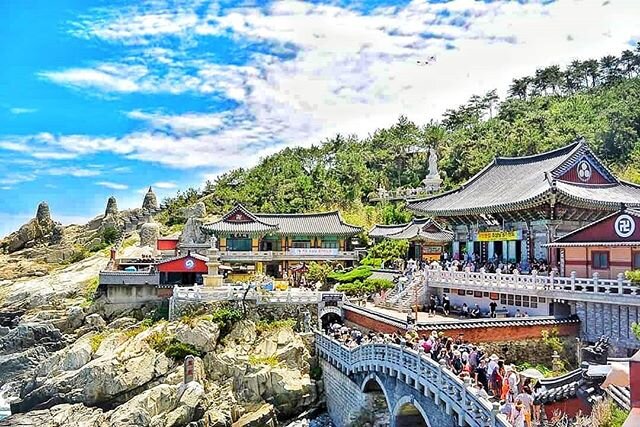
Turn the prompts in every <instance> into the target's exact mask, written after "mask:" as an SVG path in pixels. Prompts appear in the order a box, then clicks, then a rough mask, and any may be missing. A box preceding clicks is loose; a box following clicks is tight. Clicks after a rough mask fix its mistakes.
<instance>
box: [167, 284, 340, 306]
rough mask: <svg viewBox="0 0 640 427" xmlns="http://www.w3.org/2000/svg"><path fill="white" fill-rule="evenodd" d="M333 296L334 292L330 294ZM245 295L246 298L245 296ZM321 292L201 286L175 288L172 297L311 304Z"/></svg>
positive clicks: (195, 299) (185, 299)
mask: <svg viewBox="0 0 640 427" xmlns="http://www.w3.org/2000/svg"><path fill="white" fill-rule="evenodd" d="M330 293H332V294H335V292H330ZM245 294H246V296H245ZM322 294H323V292H315V291H292V290H288V291H268V292H260V291H257V290H255V289H252V290H249V291H248V292H247V290H246V289H242V288H239V287H233V286H225V287H218V288H205V287H203V286H175V287H174V288H173V297H174V299H175V300H180V301H203V302H208V301H213V302H215V301H240V300H242V299H245V300H247V301H256V303H258V304H276V303H294V304H295V303H298V304H312V303H317V302H320V301H321V300H322Z"/></svg>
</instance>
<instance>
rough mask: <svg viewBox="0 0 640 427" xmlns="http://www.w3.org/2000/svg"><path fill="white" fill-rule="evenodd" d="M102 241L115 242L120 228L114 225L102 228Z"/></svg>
mask: <svg viewBox="0 0 640 427" xmlns="http://www.w3.org/2000/svg"><path fill="white" fill-rule="evenodd" d="M101 238H102V241H103V242H104V243H106V244H107V245H109V244H111V243H114V242H115V241H116V240H117V239H118V230H116V228H115V227H113V226H108V227H105V228H104V229H103V230H102V237H101Z"/></svg>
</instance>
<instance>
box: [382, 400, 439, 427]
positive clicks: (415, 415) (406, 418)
mask: <svg viewBox="0 0 640 427" xmlns="http://www.w3.org/2000/svg"><path fill="white" fill-rule="evenodd" d="M392 421H393V422H392V423H391V426H392V427H431V425H430V424H429V421H428V418H427V414H426V413H425V411H424V409H423V408H422V406H421V405H420V403H418V402H417V401H416V400H414V399H413V398H412V397H409V396H408V397H403V398H402V399H400V400H399V401H398V403H397V404H396V409H395V411H394V413H393V417H392Z"/></svg>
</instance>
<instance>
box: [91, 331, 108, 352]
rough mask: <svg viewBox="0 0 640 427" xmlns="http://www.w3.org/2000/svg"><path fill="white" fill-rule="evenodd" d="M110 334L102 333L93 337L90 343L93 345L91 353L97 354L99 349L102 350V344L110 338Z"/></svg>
mask: <svg viewBox="0 0 640 427" xmlns="http://www.w3.org/2000/svg"><path fill="white" fill-rule="evenodd" d="M108 335H109V334H108V333H106V332H100V333H98V334H95V335H93V336H92V337H91V338H90V339H89V343H90V344H91V352H92V353H95V352H96V351H98V349H99V348H100V344H102V341H104V339H105V338H106V337H107V336H108Z"/></svg>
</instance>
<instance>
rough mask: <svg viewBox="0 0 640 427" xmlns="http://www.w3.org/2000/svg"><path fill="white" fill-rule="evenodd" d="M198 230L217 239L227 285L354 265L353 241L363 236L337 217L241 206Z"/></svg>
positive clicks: (336, 215)
mask: <svg viewBox="0 0 640 427" xmlns="http://www.w3.org/2000/svg"><path fill="white" fill-rule="evenodd" d="M202 229H203V230H204V231H205V232H207V233H211V234H213V235H215V237H216V238H217V241H218V249H219V250H220V260H221V261H222V262H223V264H224V265H227V266H230V267H231V268H232V270H231V272H230V274H229V276H230V277H229V278H230V279H231V280H245V277H244V276H250V275H252V274H255V273H261V274H266V275H268V276H271V277H275V278H282V277H285V276H289V275H291V274H293V273H294V272H295V271H297V270H299V269H300V268H301V265H303V264H306V263H309V262H311V261H316V262H333V263H339V264H342V265H344V266H350V265H353V263H354V262H355V261H357V260H358V256H357V254H356V252H355V251H354V245H353V242H352V238H353V237H354V236H355V235H356V234H358V233H360V232H361V231H362V229H361V228H360V227H356V226H353V225H349V224H346V223H345V222H344V221H343V220H342V218H340V215H339V214H338V212H323V213H310V214H254V213H252V212H250V211H249V210H247V209H246V208H245V207H244V206H242V205H237V206H235V207H234V208H233V209H232V210H231V211H230V212H228V213H227V214H226V215H224V216H223V217H222V218H221V219H220V220H218V221H215V222H212V223H208V224H205V225H203V227H202Z"/></svg>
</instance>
